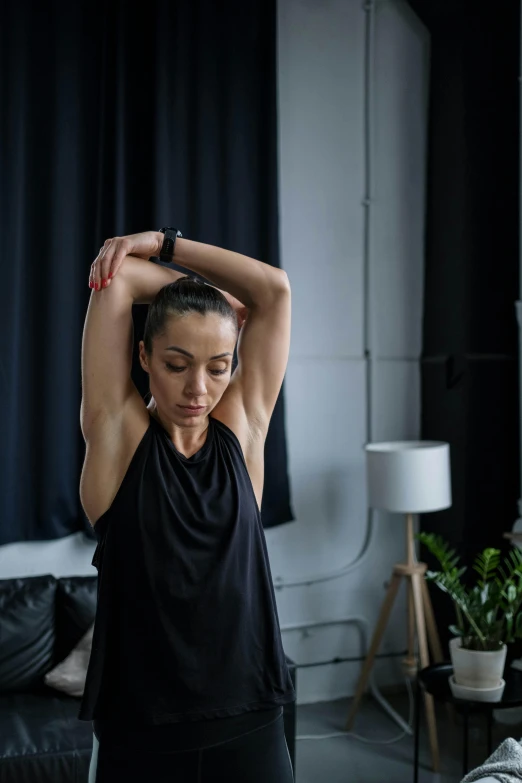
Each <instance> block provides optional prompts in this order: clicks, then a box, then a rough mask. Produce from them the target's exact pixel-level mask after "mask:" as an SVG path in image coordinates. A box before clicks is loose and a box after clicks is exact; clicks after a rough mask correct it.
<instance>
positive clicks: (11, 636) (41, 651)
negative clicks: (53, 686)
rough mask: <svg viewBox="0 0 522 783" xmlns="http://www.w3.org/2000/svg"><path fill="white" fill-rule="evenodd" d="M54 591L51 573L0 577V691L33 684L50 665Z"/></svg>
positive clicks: (37, 683)
mask: <svg viewBox="0 0 522 783" xmlns="http://www.w3.org/2000/svg"><path fill="white" fill-rule="evenodd" d="M55 595H56V579H55V578H54V576H52V575H51V574H46V575H44V576H34V577H23V578H19V579H1V580H0V693H7V692H13V691H28V690H30V689H32V688H34V687H37V686H38V685H40V684H41V683H42V680H43V675H44V674H45V672H47V671H49V669H50V668H51V666H52V663H53V653H54V646H55V629H54V620H55ZM0 736H2V735H1V734H0Z"/></svg>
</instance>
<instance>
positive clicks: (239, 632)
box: [78, 415, 295, 728]
mask: <svg viewBox="0 0 522 783" xmlns="http://www.w3.org/2000/svg"><path fill="white" fill-rule="evenodd" d="M95 532H96V536H97V539H98V543H97V547H96V551H95V553H94V557H93V559H92V564H93V565H94V566H96V568H97V570H98V587H97V591H98V601H97V607H96V619H95V623H94V633H93V641H92V652H91V657H90V661H89V667H88V671H87V679H86V683H85V692H84V695H83V699H82V702H81V705H80V710H79V715H78V717H79V718H80V720H100V721H104V720H110V721H113V720H114V721H123V722H124V723H127V724H129V723H132V724H133V725H134V726H136V725H139V724H144V725H145V724H149V725H150V724H153V725H154V724H155V725H158V724H166V723H178V724H179V723H182V722H184V723H187V722H191V723H192V725H193V727H194V728H195V724H194V723H193V722H194V721H198V722H204V721H215V719H216V718H226V719H227V721H225V723H228V722H229V720H228V719H232V721H231V722H232V723H234V716H236V720H237V716H241V715H244V714H246V713H250V714H254V713H255V712H258V711H262V710H265V711H267V710H268V711H271V712H272V713H273V714H277V712H273V711H274V710H277V708H279V709H281V705H283V704H286V703H289V702H291V701H294V700H295V690H294V688H293V685H292V681H291V678H290V674H289V670H288V667H287V664H286V659H285V656H284V653H283V648H282V642H281V632H280V628H279V620H278V613H277V606H276V601H275V594H274V589H273V585H272V578H271V572H270V565H269V560H268V553H267V548H266V541H265V535H264V530H263V527H262V524H261V515H260V512H259V508H258V505H257V500H256V497H255V494H254V490H253V487H252V483H251V481H250V476H249V474H248V471H247V466H246V463H245V460H244V456H243V452H242V449H241V446H240V443H239V441H238V439H237V437H236V435H235V434H234V433H233V432H232V430H231V429H230V428H229V427H227V426H226V425H225V424H223V423H222V422H220V421H219V420H218V419H215V418H213V417H211V416H210V417H209V427H208V430H207V439H206V441H205V443H204V444H203V446H202V447H201V449H200V450H199V451H198V452H196V454H194V455H193V456H191V457H188V458H187V457H185V456H184V455H183V454H181V453H180V452H179V451H178V450H177V449H176V447H175V446H174V444H173V443H172V441H171V439H170V436H169V434H168V433H167V431H166V430H165V429H164V427H163V426H162V425H161V424H160V422H159V421H157V420H156V419H155V418H154V417H153V416H152V415H150V422H149V427H148V429H147V431H146V433H145V435H144V436H143V438H142V440H141V441H140V443H139V445H138V448H137V449H136V452H135V454H134V456H133V458H132V460H131V463H130V465H129V468H128V470H127V473H126V474H125V477H124V479H123V481H122V484H121V486H120V488H119V490H118V492H117V494H116V497H115V499H114V501H113V503H112V505H111V507H110V508H109V510H108V511H106V512H105V513H104V514H103V515H102V516H101V517H100V519H99V520H98V522H97V523H96V526H95ZM265 714H266V715H267V717H268V713H265Z"/></svg>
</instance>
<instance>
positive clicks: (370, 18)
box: [273, 0, 376, 590]
mask: <svg viewBox="0 0 522 783" xmlns="http://www.w3.org/2000/svg"><path fill="white" fill-rule="evenodd" d="M363 10H364V12H365V16H366V31H365V47H364V58H365V91H364V135H365V146H364V177H365V184H364V196H363V199H362V204H363V206H364V250H363V269H364V310H363V311H364V326H363V329H364V357H365V359H366V366H367V376H368V382H367V384H366V417H367V418H366V442H367V443H369V442H371V440H372V437H373V432H372V402H373V393H372V387H373V373H374V361H373V356H374V351H373V347H374V346H373V336H372V330H371V323H372V318H371V290H372V286H371V280H370V278H371V274H372V264H371V253H370V237H371V214H372V206H373V193H374V185H373V168H372V158H373V148H374V139H373V128H374V118H373V112H374V97H373V88H374V49H375V0H365V2H364V5H363ZM373 514H374V512H373V509H368V512H367V517H366V531H365V536H364V541H363V545H362V547H361V549H360V551H359V552H358V554H357V555H356V556H355V558H354V559H353V560H352V561H350V562H349V563H347V564H346V565H344V566H342V567H341V568H338V569H336V570H335V571H329V572H326V573H322V574H311V575H310V576H306V577H301V578H300V579H288V580H286V579H284V578H283V577H281V576H276V577H275V578H274V579H273V584H274V588H275V589H276V590H282V589H283V588H284V587H303V586H308V585H311V584H318V583H320V582H328V581H330V580H332V579H340V578H342V577H343V576H346V575H347V574H350V573H351V572H352V571H353V570H354V569H355V568H359V567H360V566H361V565H363V564H364V562H365V560H366V559H367V557H368V555H369V553H370V550H371V549H372V544H373V543H374V539H375V536H376V525H375V522H374V519H373Z"/></svg>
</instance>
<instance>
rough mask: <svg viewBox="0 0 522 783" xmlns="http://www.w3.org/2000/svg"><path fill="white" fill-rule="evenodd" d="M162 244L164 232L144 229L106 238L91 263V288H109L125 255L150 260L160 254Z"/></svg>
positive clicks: (97, 289)
mask: <svg viewBox="0 0 522 783" xmlns="http://www.w3.org/2000/svg"><path fill="white" fill-rule="evenodd" d="M162 244H163V234H161V233H160V232H159V231H142V232H141V233H139V234H129V235H127V236H125V237H113V238H112V239H106V240H105V243H104V245H103V247H101V248H100V252H99V253H98V256H97V258H96V259H95V260H94V261H93V263H92V265H91V273H90V276H89V288H94V289H95V290H96V291H100V290H101V289H102V288H107V286H109V285H110V283H111V279H112V278H113V277H114V275H115V274H116V273H117V272H118V269H119V268H120V266H121V264H122V261H123V259H124V258H125V256H128V255H133V256H137V257H138V258H143V259H145V260H148V259H149V258H150V257H151V256H159V254H160V250H161V246H162Z"/></svg>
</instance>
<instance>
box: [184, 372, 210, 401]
mask: <svg viewBox="0 0 522 783" xmlns="http://www.w3.org/2000/svg"><path fill="white" fill-rule="evenodd" d="M187 389H188V391H189V392H190V394H192V395H193V396H194V397H201V396H203V395H204V394H206V393H207V386H206V383H205V378H204V376H203V375H199V374H198V375H194V376H193V377H192V378H190V379H189V381H188V385H187Z"/></svg>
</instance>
